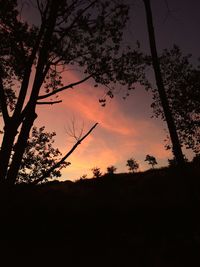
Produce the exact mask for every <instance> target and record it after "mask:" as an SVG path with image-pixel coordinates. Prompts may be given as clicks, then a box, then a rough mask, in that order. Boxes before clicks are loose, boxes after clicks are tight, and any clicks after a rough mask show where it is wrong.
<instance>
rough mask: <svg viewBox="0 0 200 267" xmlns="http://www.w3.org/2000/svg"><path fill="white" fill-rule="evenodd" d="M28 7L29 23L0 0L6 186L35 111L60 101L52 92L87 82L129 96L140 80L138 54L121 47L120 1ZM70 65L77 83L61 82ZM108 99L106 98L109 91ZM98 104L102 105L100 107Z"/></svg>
mask: <svg viewBox="0 0 200 267" xmlns="http://www.w3.org/2000/svg"><path fill="white" fill-rule="evenodd" d="M33 4H34V8H33V9H32V12H36V14H35V15H36V16H35V17H37V18H38V19H37V21H36V23H35V24H33V22H32V21H29V20H27V21H25V16H24V17H23V16H21V14H20V13H19V10H20V12H22V13H23V8H22V9H21V7H19V6H18V1H17V0H7V1H4V0H0V7H1V8H0V39H1V44H0V106H1V112H2V117H1V118H2V119H3V140H2V144H1V150H0V182H5V183H8V184H14V183H15V182H16V179H17V175H18V172H19V169H20V165H21V162H22V158H23V154H24V152H25V149H26V146H27V141H28V138H29V134H30V131H31V128H32V126H33V124H34V121H35V120H36V118H37V114H36V107H37V106H38V105H53V104H56V103H59V102H61V100H58V99H57V98H56V97H57V94H58V93H60V92H62V91H64V90H67V89H69V88H74V87H75V86H77V85H80V84H82V83H84V82H86V81H88V80H89V79H91V80H93V82H94V84H95V86H97V85H98V84H101V85H105V86H106V87H107V88H114V87H115V83H116V82H119V84H121V85H123V86H124V85H127V88H128V89H132V88H133V83H134V82H137V81H141V82H142V81H143V74H142V73H143V69H144V61H143V56H142V54H141V53H139V52H138V50H133V51H131V50H130V49H129V50H127V51H125V50H124V51H122V49H121V47H120V42H121V40H122V33H123V29H124V27H125V25H126V22H127V19H128V6H127V5H125V4H124V1H122V0H113V1H106V0H93V1H91V0H75V1H67V0H60V1H55V0H38V1H34V3H33ZM22 15H23V14H22ZM22 17H23V19H21V18H22ZM27 17H28V16H27ZM28 19H29V18H28ZM69 65H74V66H75V68H77V69H78V70H82V74H80V75H79V77H77V80H76V81H73V82H69V81H68V82H67V81H66V80H63V79H62V72H63V71H66V70H67V69H69ZM130 66H132V67H131V68H130ZM80 73H81V72H80ZM107 95H108V96H110V97H111V96H112V93H111V91H110V89H109V91H108V93H107ZM47 99H49V100H47ZM100 101H101V104H102V105H103V104H104V101H105V100H104V99H102V100H100ZM102 101H103V102H102ZM79 144H80V142H79ZM13 148H15V149H13ZM56 167H58V165H56ZM52 170H53V169H52V168H50V170H49V172H46V174H45V175H49V173H50V171H52Z"/></svg>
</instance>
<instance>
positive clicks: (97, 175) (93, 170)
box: [91, 167, 102, 178]
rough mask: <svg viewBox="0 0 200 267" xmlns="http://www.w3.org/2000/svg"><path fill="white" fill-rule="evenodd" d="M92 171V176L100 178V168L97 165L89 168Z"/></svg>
mask: <svg viewBox="0 0 200 267" xmlns="http://www.w3.org/2000/svg"><path fill="white" fill-rule="evenodd" d="M91 171H92V173H93V178H100V177H101V176H102V173H101V170H100V168H98V167H94V168H92V169H91Z"/></svg>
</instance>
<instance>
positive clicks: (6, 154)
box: [0, 121, 17, 182]
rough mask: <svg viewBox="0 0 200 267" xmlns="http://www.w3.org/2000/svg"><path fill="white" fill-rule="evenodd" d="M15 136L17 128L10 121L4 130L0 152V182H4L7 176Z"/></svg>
mask: <svg viewBox="0 0 200 267" xmlns="http://www.w3.org/2000/svg"><path fill="white" fill-rule="evenodd" d="M16 135H17V127H16V126H15V125H14V124H13V122H12V121H10V122H9V123H8V124H7V126H6V127H5V129H4V136H3V140H2V144H1V150H0V170H1V172H0V181H1V182H4V181H5V179H6V176H7V171H8V166H9V161H10V157H11V154H12V148H13V144H14V140H15V136H16Z"/></svg>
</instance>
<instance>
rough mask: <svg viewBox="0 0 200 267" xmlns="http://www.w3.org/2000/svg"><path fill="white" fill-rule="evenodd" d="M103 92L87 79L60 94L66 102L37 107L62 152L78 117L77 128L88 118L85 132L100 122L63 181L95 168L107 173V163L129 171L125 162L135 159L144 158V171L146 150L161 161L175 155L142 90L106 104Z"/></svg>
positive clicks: (68, 168)
mask: <svg viewBox="0 0 200 267" xmlns="http://www.w3.org/2000/svg"><path fill="white" fill-rule="evenodd" d="M68 80H70V81H76V80H77V78H76V77H75V76H74V75H71V76H70V75H69V74H68ZM103 94H104V89H103V88H100V87H98V88H94V87H93V86H92V84H91V83H85V84H82V85H80V86H79V87H77V88H74V89H69V90H67V91H66V92H63V93H62V94H61V95H60V97H61V98H62V99H63V103H61V104H59V105H56V106H53V107H39V109H38V112H39V114H40V117H39V118H40V119H39V123H40V124H47V129H48V130H55V131H56V132H57V140H56V145H58V147H59V148H60V150H61V151H62V152H63V154H64V153H66V152H67V151H68V150H69V149H70V147H71V146H72V145H73V144H72V139H70V138H69V137H68V136H67V133H66V128H67V127H68V126H70V120H71V119H72V118H73V117H74V118H75V122H76V125H77V129H78V128H79V129H80V127H81V125H82V121H84V124H85V126H84V128H85V131H87V130H89V128H90V127H91V126H92V125H93V124H94V123H95V122H98V123H99V125H98V126H97V128H96V129H95V130H94V131H93V132H92V133H91V135H89V136H88V137H87V139H85V140H84V141H83V143H82V144H81V145H80V146H79V147H78V148H77V150H76V151H75V152H74V153H73V154H72V155H71V156H70V158H69V161H70V162H71V163H72V164H71V165H70V166H69V167H67V168H66V169H65V170H64V171H63V179H77V178H79V177H80V175H82V174H84V173H87V174H88V175H89V176H91V168H92V167H94V166H98V167H100V168H101V169H102V171H103V172H105V171H106V167H107V166H108V165H111V164H113V165H116V167H118V171H119V172H121V171H126V170H127V168H126V160H127V159H128V158H130V157H134V158H135V159H136V160H137V161H138V162H139V164H140V169H141V170H143V169H145V168H147V165H146V163H145V162H144V159H145V156H146V154H152V155H154V156H155V157H156V158H157V160H158V161H159V162H160V163H161V165H163V162H166V159H167V158H169V157H170V153H169V151H165V149H164V147H163V139H164V136H165V133H164V131H163V129H162V126H161V125H159V124H160V123H159V124H158V123H157V121H155V120H151V119H150V114H149V112H150V111H149V103H147V104H145V103H144V102H142V101H147V97H146V100H145V95H143V92H142V91H138V92H133V96H132V97H131V96H130V98H129V100H128V101H127V102H124V101H123V100H122V99H121V98H117V97H114V99H113V100H112V101H110V102H109V103H108V104H107V105H106V107H104V108H103V107H101V106H100V104H99V103H98V100H99V98H101V97H102V95H103ZM139 109H140V110H139ZM138 110H139V111H138ZM145 114H146V115H145ZM147 114H148V116H147Z"/></svg>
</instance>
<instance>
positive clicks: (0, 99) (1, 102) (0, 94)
mask: <svg viewBox="0 0 200 267" xmlns="http://www.w3.org/2000/svg"><path fill="white" fill-rule="evenodd" d="M0 106H1V111H2V115H3V119H4V123H5V124H6V123H7V122H8V120H9V118H10V117H9V115H8V109H7V104H6V96H5V92H4V88H3V81H2V79H1V78H0Z"/></svg>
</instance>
